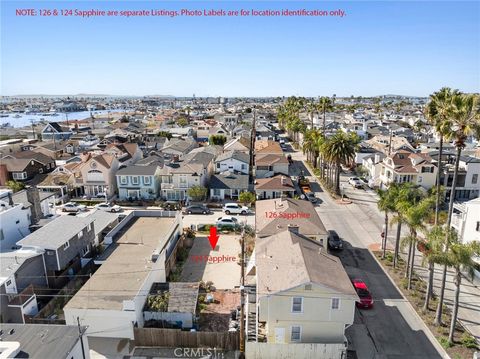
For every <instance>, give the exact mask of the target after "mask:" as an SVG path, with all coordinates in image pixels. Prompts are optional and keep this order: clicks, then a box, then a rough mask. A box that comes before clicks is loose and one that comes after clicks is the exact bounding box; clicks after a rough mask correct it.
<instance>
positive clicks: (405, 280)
mask: <svg viewBox="0 0 480 359" xmlns="http://www.w3.org/2000/svg"><path fill="white" fill-rule="evenodd" d="M400 286H401V287H402V288H403V289H407V288H408V278H402V279H401V280H400Z"/></svg>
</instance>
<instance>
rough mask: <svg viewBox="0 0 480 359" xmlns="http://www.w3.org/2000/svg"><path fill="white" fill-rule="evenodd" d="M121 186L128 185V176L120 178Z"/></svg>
mask: <svg viewBox="0 0 480 359" xmlns="http://www.w3.org/2000/svg"><path fill="white" fill-rule="evenodd" d="M120 184H127V176H120Z"/></svg>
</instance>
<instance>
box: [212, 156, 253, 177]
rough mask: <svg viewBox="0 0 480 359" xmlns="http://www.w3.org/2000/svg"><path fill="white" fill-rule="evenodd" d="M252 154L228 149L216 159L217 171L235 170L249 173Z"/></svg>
mask: <svg viewBox="0 0 480 359" xmlns="http://www.w3.org/2000/svg"><path fill="white" fill-rule="evenodd" d="M249 162H250V156H249V155H248V154H246V153H245V152H240V151H226V152H224V153H222V154H221V155H219V156H218V157H217V159H216V160H215V172H216V173H221V172H225V171H230V172H232V171H235V172H240V173H244V174H248V171H249V169H250V166H249Z"/></svg>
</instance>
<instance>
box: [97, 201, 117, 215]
mask: <svg viewBox="0 0 480 359" xmlns="http://www.w3.org/2000/svg"><path fill="white" fill-rule="evenodd" d="M95 208H97V209H100V210H102V211H105V212H112V213H118V212H120V211H121V210H122V207H120V206H119V205H117V204H114V205H112V204H110V203H99V204H97V205H96V206H95Z"/></svg>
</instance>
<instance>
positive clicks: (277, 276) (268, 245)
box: [255, 225, 358, 345]
mask: <svg viewBox="0 0 480 359" xmlns="http://www.w3.org/2000/svg"><path fill="white" fill-rule="evenodd" d="M298 230H299V226H298V225H291V226H290V227H289V228H288V229H283V231H281V232H277V233H275V234H274V235H272V236H268V237H265V238H259V239H257V243H256V247H255V266H256V281H257V288H256V291H257V321H258V332H259V334H261V335H263V336H264V337H265V339H266V342H267V343H272V344H273V343H277V344H280V343H281V344H293V345H296V344H299V343H326V344H343V343H345V342H346V338H345V328H347V327H348V326H349V325H351V324H353V319H354V316H355V302H356V301H357V300H358V296H357V293H356V291H355V289H354V288H353V285H352V283H351V282H350V279H349V277H348V275H347V273H346V271H345V269H344V268H343V266H342V263H341V261H340V259H339V258H337V257H335V256H332V255H329V254H327V253H326V251H325V249H324V248H322V246H321V244H320V243H318V242H317V241H314V240H312V239H310V238H308V237H306V236H304V235H302V234H300V233H298Z"/></svg>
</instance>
